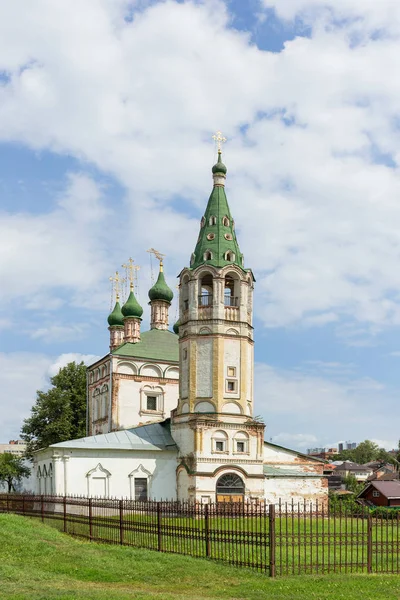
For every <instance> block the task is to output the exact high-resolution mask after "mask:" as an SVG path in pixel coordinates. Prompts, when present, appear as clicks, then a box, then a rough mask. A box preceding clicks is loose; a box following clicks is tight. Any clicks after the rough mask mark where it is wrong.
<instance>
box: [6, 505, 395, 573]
mask: <svg viewBox="0 0 400 600" xmlns="http://www.w3.org/2000/svg"><path fill="white" fill-rule="evenodd" d="M0 512H10V513H16V514H20V515H24V516H29V517H37V518H40V519H41V520H42V521H43V522H44V523H48V524H50V525H53V526H55V527H57V528H58V529H59V530H61V531H64V532H65V533H69V534H71V535H75V536H80V537H83V538H87V539H89V540H96V541H101V542H107V543H112V544H121V545H127V546H136V547H140V548H148V549H151V550H158V551H160V552H175V553H178V554H186V555H190V556H195V557H204V558H210V559H214V560H220V561H224V562H226V563H230V564H233V565H237V566H242V567H250V568H253V569H256V570H258V571H261V572H265V573H267V574H269V575H270V576H271V577H274V576H276V575H291V574H293V575H295V574H303V573H320V574H323V573H333V572H344V573H352V572H357V573H359V572H366V573H400V559H399V555H400V513H399V512H397V511H390V510H389V511H386V512H384V513H382V514H381V515H379V516H373V514H372V513H371V511H370V510H369V509H368V508H366V507H361V506H360V507H359V508H357V509H351V510H350V509H346V508H343V507H342V506H339V507H338V508H336V509H331V510H328V509H327V508H326V507H325V506H321V505H318V503H315V504H311V503H299V504H294V503H292V504H279V505H273V504H269V505H266V504H264V503H246V502H245V503H219V504H200V503H190V502H155V501H154V502H153V501H147V502H137V501H132V500H117V499H107V500H106V499H97V498H74V497H60V496H32V495H17V494H1V495H0Z"/></svg>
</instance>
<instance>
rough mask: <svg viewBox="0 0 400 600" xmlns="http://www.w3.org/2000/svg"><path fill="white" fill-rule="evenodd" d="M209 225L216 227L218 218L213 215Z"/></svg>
mask: <svg viewBox="0 0 400 600" xmlns="http://www.w3.org/2000/svg"><path fill="white" fill-rule="evenodd" d="M208 223H209V224H210V225H216V224H217V217H214V216H213V215H212V216H211V217H210V218H209V220H208Z"/></svg>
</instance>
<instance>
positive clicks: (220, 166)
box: [212, 152, 227, 175]
mask: <svg viewBox="0 0 400 600" xmlns="http://www.w3.org/2000/svg"><path fill="white" fill-rule="evenodd" d="M226 171H227V168H226V166H225V165H224V163H223V162H222V160H221V152H218V162H216V163H215V165H214V166H213V168H212V172H213V175H215V174H216V173H223V174H224V175H226Z"/></svg>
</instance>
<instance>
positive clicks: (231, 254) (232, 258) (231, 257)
mask: <svg viewBox="0 0 400 600" xmlns="http://www.w3.org/2000/svg"><path fill="white" fill-rule="evenodd" d="M224 259H225V260H227V261H228V262H234V261H235V253H234V252H232V250H228V251H227V252H225V256H224Z"/></svg>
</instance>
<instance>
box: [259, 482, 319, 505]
mask: <svg viewBox="0 0 400 600" xmlns="http://www.w3.org/2000/svg"><path fill="white" fill-rule="evenodd" d="M264 493H265V501H266V503H267V504H277V503H279V501H280V502H282V503H283V504H285V503H288V504H289V505H291V504H292V502H293V504H296V505H297V504H298V503H300V504H301V503H304V502H305V501H306V502H307V503H308V502H313V503H314V502H316V501H318V503H319V504H320V505H323V504H326V503H327V501H328V486H327V482H326V478H324V477H271V478H266V479H265V492H264ZM300 508H301V506H300Z"/></svg>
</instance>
